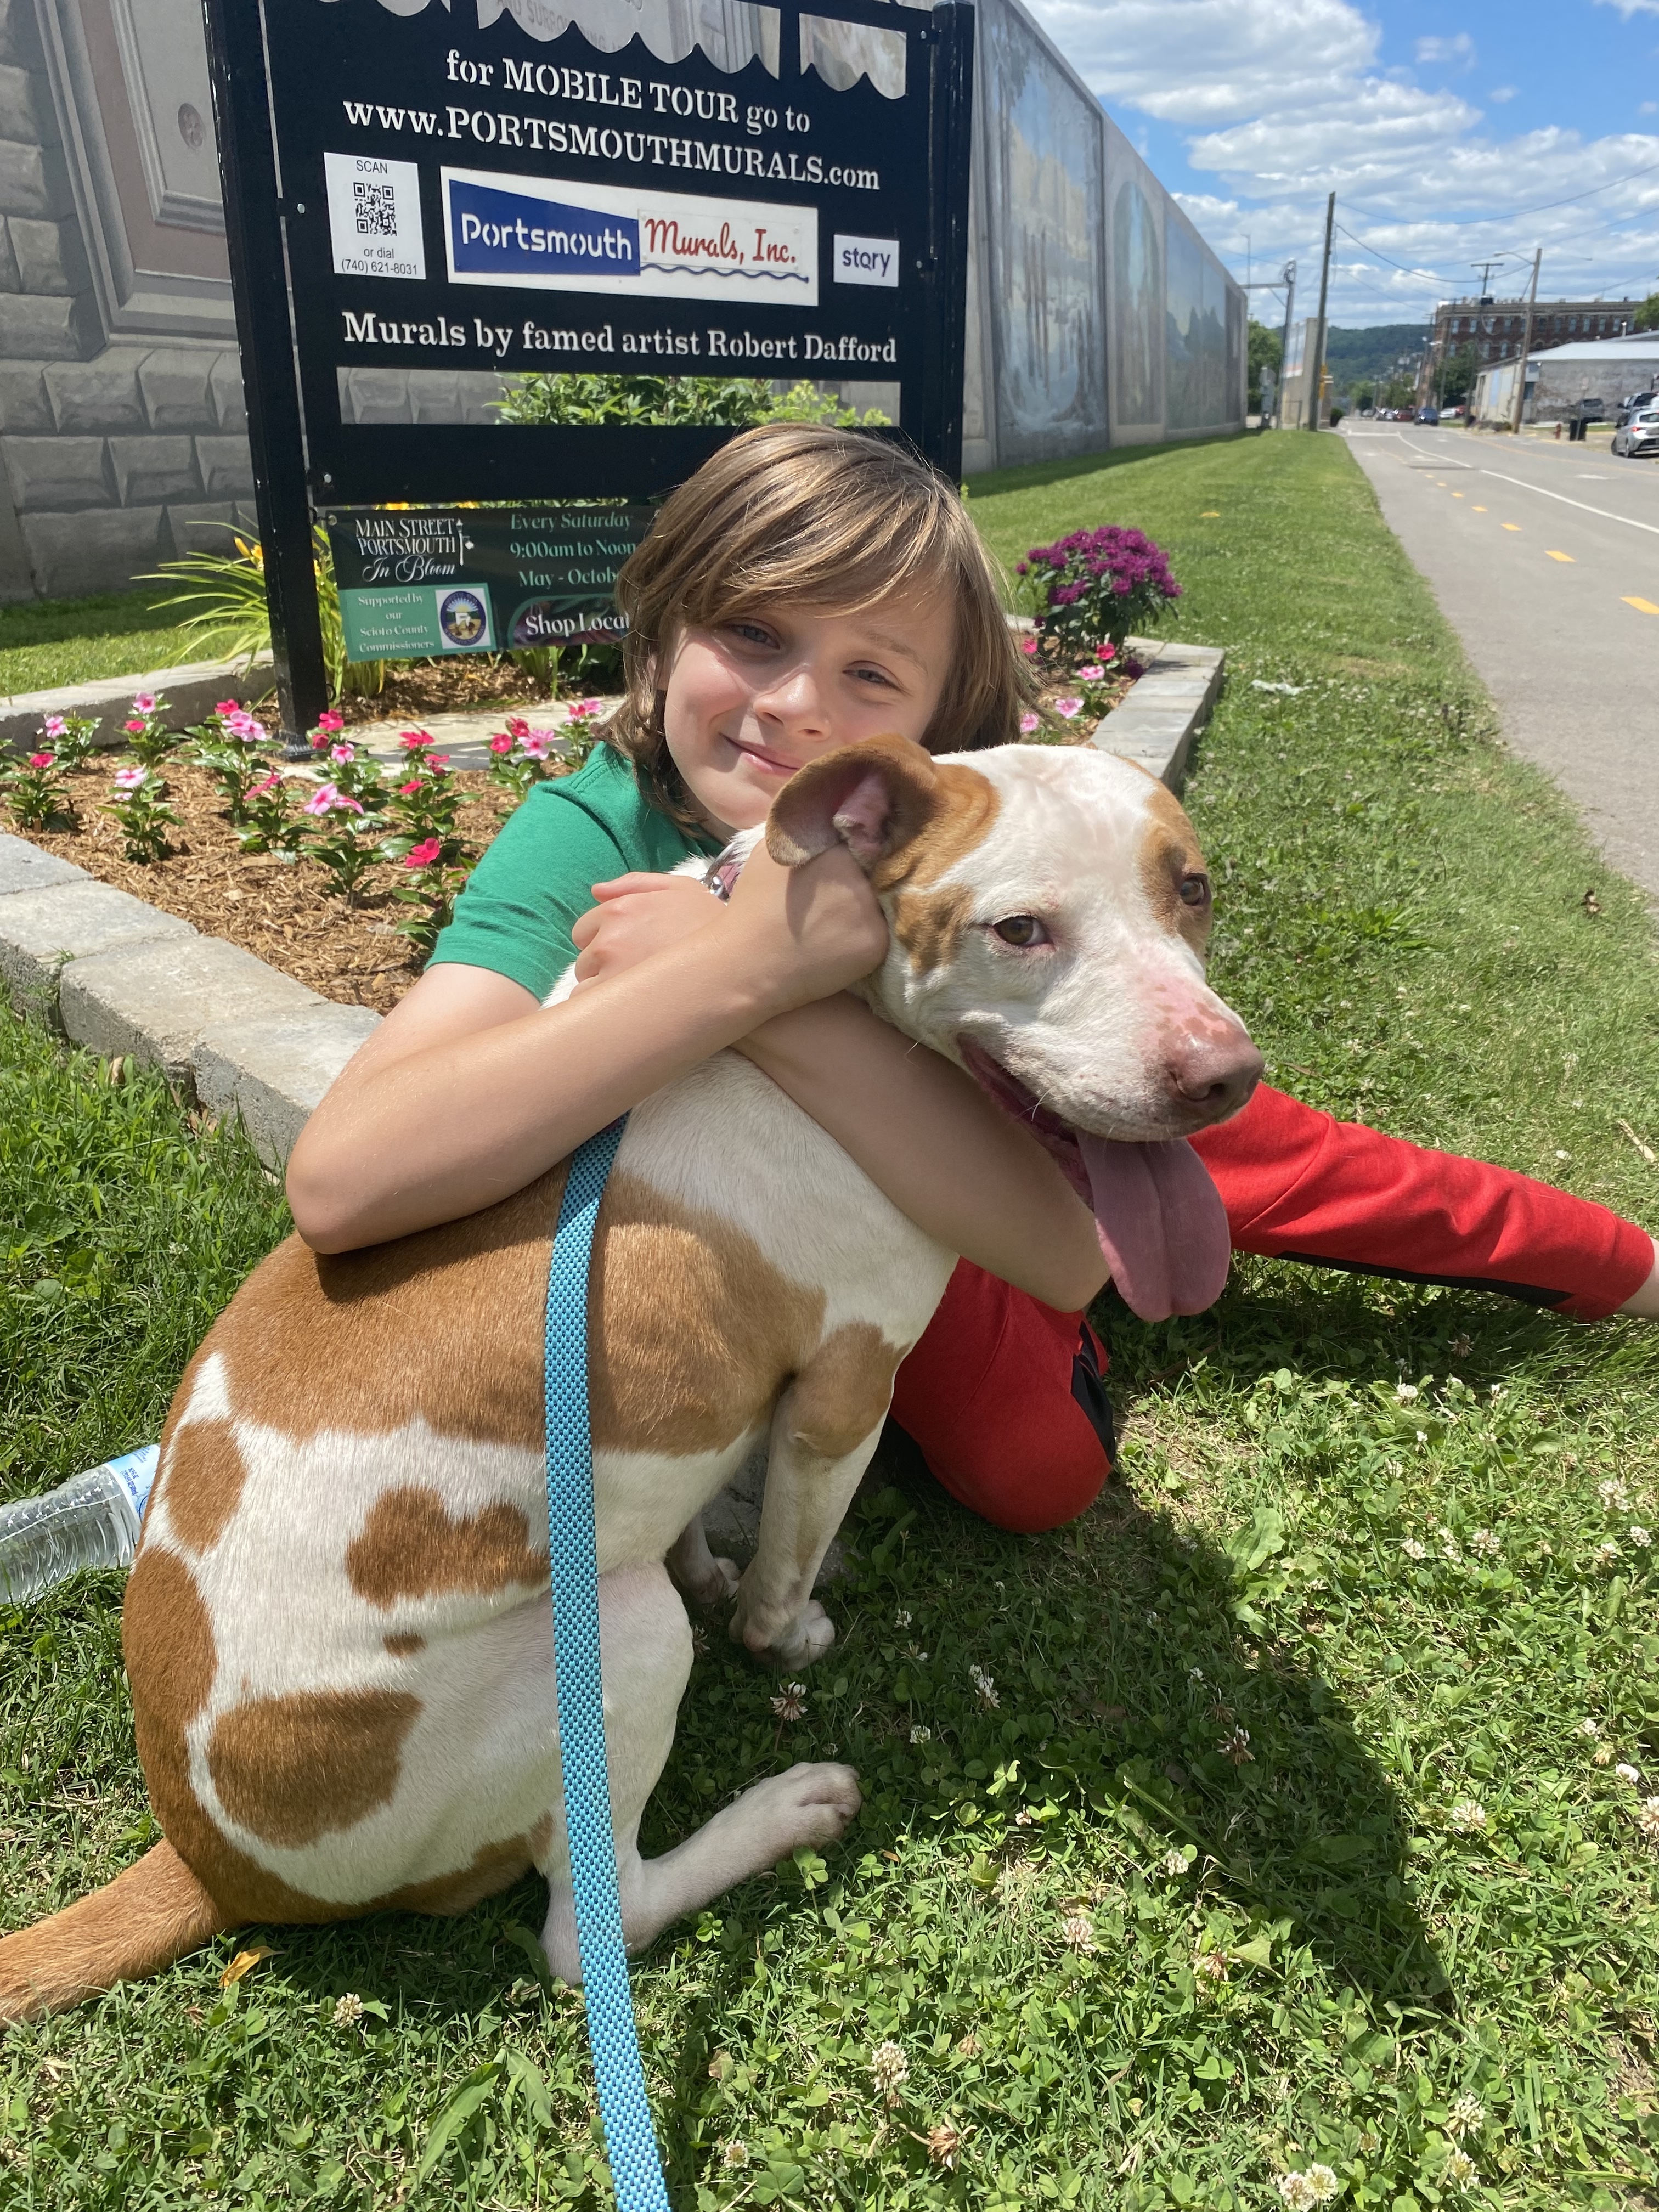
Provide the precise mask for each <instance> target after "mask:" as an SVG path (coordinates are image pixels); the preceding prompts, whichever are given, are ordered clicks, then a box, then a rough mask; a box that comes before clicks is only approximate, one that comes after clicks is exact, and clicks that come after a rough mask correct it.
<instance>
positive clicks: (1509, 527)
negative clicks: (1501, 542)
mask: <svg viewBox="0 0 1659 2212" xmlns="http://www.w3.org/2000/svg"><path fill="white" fill-rule="evenodd" d="M1520 527H1521V526H1520V524H1519V523H1518V522H1506V523H1505V524H1504V529H1505V530H1516V531H1518V530H1519V529H1520Z"/></svg>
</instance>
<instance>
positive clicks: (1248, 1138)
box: [1192, 1083, 1659, 1321]
mask: <svg viewBox="0 0 1659 2212" xmlns="http://www.w3.org/2000/svg"><path fill="white" fill-rule="evenodd" d="M1192 1143H1193V1148H1194V1151H1195V1152H1197V1154H1198V1156H1199V1158H1200V1159H1201V1160H1202V1161H1203V1163H1204V1164H1205V1166H1206V1168H1207V1169H1208V1170H1209V1171H1210V1173H1211V1175H1212V1176H1213V1177H1214V1179H1215V1182H1216V1185H1217V1188H1218V1189H1219V1191H1220V1193H1221V1196H1222V1200H1223V1203H1224V1204H1225V1206H1226V1208H1227V1219H1228V1223H1229V1225H1230V1226H1231V1231H1232V1238H1233V1243H1234V1245H1235V1247H1236V1248H1237V1249H1238V1250H1240V1251H1243V1252H1257V1253H1261V1254H1263V1255H1267V1257H1269V1258H1276V1259H1285V1260H1301V1261H1310V1262H1311V1263H1313V1264H1314V1265H1316V1266H1319V1265H1323V1266H1327V1267H1350V1268H1353V1269H1356V1270H1358V1271H1359V1272H1362V1273H1374V1274H1380V1275H1393V1276H1396V1277H1399V1278H1401V1279H1404V1280H1406V1281H1408V1282H1431V1283H1450V1284H1453V1285H1456V1286H1458V1287H1459V1288H1467V1289H1472V1290H1482V1289H1485V1290H1492V1291H1499V1292H1501V1293H1503V1294H1505V1295H1507V1296H1509V1297H1515V1298H1520V1299H1522V1300H1524V1301H1525V1302H1526V1303H1527V1304H1531V1305H1540V1306H1548V1307H1550V1308H1551V1309H1552V1310H1554V1311H1555V1312H1557V1313H1563V1314H1570V1315H1571V1316H1573V1317H1574V1318H1575V1319H1577V1320H1579V1321H1601V1320H1603V1319H1605V1318H1606V1316H1607V1315H1609V1314H1612V1313H1615V1312H1620V1313H1633V1314H1640V1315H1645V1316H1648V1317H1649V1318H1659V1267H1656V1261H1659V1248H1656V1246H1655V1243H1654V1241H1653V1239H1652V1238H1651V1237H1650V1236H1649V1235H1648V1233H1647V1231H1645V1230H1642V1229H1638V1228H1637V1226H1636V1225H1635V1224H1634V1223H1632V1222H1629V1221H1625V1220H1622V1219H1621V1218H1620V1216H1619V1215H1618V1214H1616V1213H1613V1212H1609V1211H1608V1210H1607V1207H1606V1206H1597V1205H1595V1204H1594V1203H1593V1202H1592V1201H1591V1200H1588V1199H1582V1198H1575V1197H1573V1196H1572V1195H1571V1193H1569V1192H1567V1191H1564V1190H1557V1189H1556V1188H1554V1187H1553V1185H1551V1184H1549V1183H1545V1182H1535V1181H1534V1178H1533V1177H1532V1176H1524V1175H1518V1174H1516V1173H1515V1172H1514V1171H1513V1170H1510V1169H1508V1168H1498V1167H1492V1166H1490V1165H1489V1164H1487V1163H1486V1161H1484V1160H1472V1159H1467V1158H1463V1157H1462V1155H1460V1154H1458V1153H1455V1152H1431V1151H1429V1150H1427V1149H1426V1148H1425V1147H1424V1146H1420V1145H1413V1144H1408V1143H1407V1142H1406V1141H1405V1140H1404V1139H1401V1138H1399V1137H1389V1136H1385V1135H1384V1134H1383V1132H1382V1131H1381V1130H1380V1129H1370V1128H1367V1127H1364V1126H1363V1125H1362V1124H1360V1123H1358V1122H1353V1121H1337V1120H1335V1119H1334V1117H1333V1116H1332V1115H1329V1114H1322V1113H1318V1112H1316V1110H1315V1109H1313V1108H1312V1107H1310V1106H1304V1105H1303V1104H1302V1103H1301V1102H1300V1101H1299V1100H1297V1099H1295V1098H1291V1097H1286V1095H1285V1092H1284V1091H1275V1090H1273V1087H1272V1086H1271V1085H1268V1084H1265V1083H1264V1084H1261V1085H1259V1086H1258V1087H1257V1090H1256V1092H1255V1097H1253V1098H1252V1099H1251V1101H1250V1103H1249V1105H1248V1106H1246V1107H1245V1109H1243V1112H1242V1113H1240V1114H1238V1115H1235V1116H1234V1118H1233V1119H1232V1120H1231V1121H1224V1122H1223V1123H1222V1124H1221V1125H1220V1126H1219V1127H1217V1128H1213V1129H1206V1130H1204V1131H1202V1132H1201V1133H1200V1134H1199V1135H1198V1136H1196V1137H1194V1139H1193V1140H1192Z"/></svg>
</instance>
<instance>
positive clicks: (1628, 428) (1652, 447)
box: [1613, 407, 1659, 460]
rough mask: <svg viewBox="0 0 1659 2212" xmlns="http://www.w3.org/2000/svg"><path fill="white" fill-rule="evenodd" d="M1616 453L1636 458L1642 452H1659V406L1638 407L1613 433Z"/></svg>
mask: <svg viewBox="0 0 1659 2212" xmlns="http://www.w3.org/2000/svg"><path fill="white" fill-rule="evenodd" d="M1613 452H1614V453H1628V454H1629V455H1630V456H1631V458H1632V460H1633V459H1636V458H1637V457H1638V455H1640V454H1642V453H1659V407H1638V409H1637V410H1636V412H1635V413H1634V414H1633V415H1632V416H1631V417H1630V419H1629V421H1628V422H1621V423H1620V427H1619V428H1618V429H1616V430H1615V431H1614V432H1613Z"/></svg>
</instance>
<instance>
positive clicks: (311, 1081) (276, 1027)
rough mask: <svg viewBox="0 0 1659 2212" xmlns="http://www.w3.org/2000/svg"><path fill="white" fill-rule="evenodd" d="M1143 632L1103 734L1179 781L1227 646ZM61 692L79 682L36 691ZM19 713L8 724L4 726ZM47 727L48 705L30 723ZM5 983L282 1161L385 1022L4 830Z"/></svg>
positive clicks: (1173, 782) (1, 913)
mask: <svg viewBox="0 0 1659 2212" xmlns="http://www.w3.org/2000/svg"><path fill="white" fill-rule="evenodd" d="M1129 643H1130V650H1131V651H1132V652H1133V653H1134V654H1135V656H1136V658H1137V659H1139V660H1141V661H1143V662H1144V663H1145V664H1146V674H1145V675H1144V676H1143V677H1142V678H1140V680H1139V683H1138V684H1136V685H1135V687H1134V690H1133V691H1132V692H1131V693H1130V695H1129V696H1128V697H1127V699H1126V700H1125V701H1124V702H1123V704H1122V705H1121V707H1118V708H1115V710H1114V711H1113V712H1112V713H1111V714H1108V715H1107V716H1106V717H1105V718H1104V720H1103V721H1102V722H1101V723H1100V724H1099V725H1098V726H1097V728H1096V730H1095V732H1094V734H1093V738H1092V742H1093V743H1094V744H1097V745H1098V746H1099V747H1100V748H1101V750H1103V751H1104V752H1111V753H1120V754H1121V755H1122V756H1123V757H1125V758H1127V759H1129V760H1133V761H1135V762H1138V763H1139V765H1140V766H1141V767H1143V768H1145V769H1147V770H1148V771H1149V772H1150V773H1151V774H1152V775H1156V776H1158V777H1160V778H1161V779H1162V780H1163V781H1164V782H1165V783H1166V784H1168V785H1169V787H1170V789H1171V790H1172V791H1174V790H1178V789H1179V788H1180V785H1181V781H1182V776H1183V775H1184V774H1185V771H1186V768H1187V763H1188V757H1189V755H1190V752H1191V750H1192V744H1193V739H1194V737H1195V735H1196V734H1197V732H1198V731H1199V730H1200V729H1201V728H1202V726H1203V725H1204V723H1205V722H1206V720H1208V717H1209V713H1210V709H1211V707H1212V704H1213V702H1214V700H1215V696H1216V693H1217V691H1218V689H1219V688H1220V684H1221V671H1222V665H1223V661H1224V659H1225V655H1224V653H1222V652H1221V651H1220V650H1219V649H1218V648H1216V647H1210V646H1198V645H1182V644H1175V643H1169V644H1165V643H1160V642H1158V641H1156V640H1153V639H1131V640H1130V641H1129ZM205 667H206V669H207V671H208V673H207V675H206V678H205V684H206V690H207V691H208V692H210V693H211V694H212V695H213V696H217V697H220V698H223V697H226V696H228V694H229V688H230V687H229V680H228V679H229V677H230V674H231V673H232V672H233V671H230V669H229V668H228V664H225V663H222V662H220V663H213V662H210V663H207V664H205ZM163 674H164V675H165V678H167V680H168V681H169V682H170V683H171V684H172V687H173V688H171V689H170V690H169V691H168V694H167V696H169V698H171V699H172V700H173V703H174V705H175V707H176V706H178V705H179V702H180V696H181V693H182V691H183V686H182V685H180V684H179V682H178V679H179V678H180V677H181V676H184V675H185V674H190V675H191V676H192V677H195V676H197V675H199V674H201V671H200V670H197V671H185V670H179V669H173V670H168V671H164V672H163ZM162 680H163V675H155V676H151V677H149V678H138V677H123V678H119V679H118V682H117V683H116V684H115V686H114V689H115V690H118V692H119V694H120V699H119V702H118V703H119V704H120V705H121V706H125V703H126V702H127V700H128V699H130V698H131V696H132V693H133V690H135V689H136V688H137V689H143V688H145V687H146V686H149V685H155V684H160V683H161V682H162ZM254 681H255V682H256V683H257V682H258V681H259V676H258V668H257V666H256V670H255V675H254ZM104 688H106V689H107V688H108V687H104ZM244 688H245V690H246V688H248V687H246V685H245V687H244ZM35 696H36V698H37V700H38V699H45V698H52V697H57V696H63V697H64V698H68V697H69V696H70V695H68V694H64V695H55V694H52V693H37V694H36V695H35ZM74 696H75V697H76V699H79V700H81V701H82V702H84V701H86V700H88V697H89V696H90V695H89V694H88V691H87V690H85V689H82V690H79V691H77V692H76V693H75V695H74ZM10 703H11V704H13V705H15V704H16V703H17V702H15V701H14V702H10ZM206 704H207V706H211V704H212V697H211V696H210V697H208V698H207V700H206ZM31 711H33V710H31ZM47 711H50V712H58V711H60V710H59V709H58V708H55V707H54V708H50V709H48V710H47ZM203 711H205V708H204V709H203ZM38 727H39V720H38V718H37V719H36V720H35V721H34V722H33V724H32V726H31V729H30V732H29V734H30V735H31V736H33V731H34V729H36V728H38ZM3 730H4V724H3V723H0V732H3ZM0 983H3V984H4V986H5V987H6V989H7V991H8V992H9V994H10V996H11V999H12V1000H13V1003H14V1004H15V1005H16V1006H20V1007H23V1008H27V1009H28V1010H30V1011H32V1012H36V1013H38V1014H39V1015H40V1016H41V1017H42V1018H44V1019H46V1021H47V1022H49V1023H51V1024H52V1025H53V1026H54V1027H55V1028H57V1029H58V1030H60V1031H61V1033H62V1034H63V1035H64V1036H67V1037H68V1038H69V1040H70V1042H71V1043H74V1044H79V1045H83V1046H85V1047H86V1048H88V1050H90V1051H93V1052H99V1053H104V1054H117V1053H120V1054H130V1055H131V1057H132V1058H134V1059H135V1060H144V1061H149V1063H151V1064H152V1065H154V1066H159V1067H160V1068H161V1069H162V1070H163V1071H164V1072H165V1073H166V1074H167V1079H168V1080H169V1081H170V1082H171V1083H173V1085H175V1086H177V1087H178V1088H179V1090H180V1091H182V1092H183V1093H184V1094H185V1096H187V1097H194V1098H196V1099H197V1100H198V1101H199V1102H200V1103H201V1104H202V1105H203V1106H204V1107H206V1108H208V1109H210V1110H211V1111H214V1112H216V1113H237V1114H240V1115H241V1117H242V1120H243V1121H244V1123H245V1125H246V1128H247V1131H248V1134H249V1136H250V1137H251V1139H252V1141H253V1144H254V1146H255V1147H256V1148H257V1150H258V1152H259V1154H260V1157H261V1158H263V1159H264V1161H265V1162H266V1164H268V1165H270V1166H271V1167H275V1168H280V1167H281V1166H282V1165H283V1163H284V1161H286V1159H287V1158H288V1155H289V1151H290V1150H291V1149H292V1147H293V1144H294V1140H295V1138H296V1137H297V1136H298V1135H299V1133H300V1131H301V1128H303V1127H304V1126H305V1121H306V1117H307V1115H308V1114H309V1113H310V1112H311V1110H312V1109H313V1107H314V1106H315V1105H316V1104H317V1103H318V1101H319V1099H320V1098H321V1097H322V1095H323V1093H324V1091H326V1090H327V1088H328V1086H329V1085H330V1084H331V1082H332V1081H333V1079H334V1078H335V1077H336V1076H337V1074H338V1073H339V1072H340V1070H341V1068H343V1066H345V1064H346V1062H347V1060H349V1059H350V1057H351V1055H352V1054H353V1053H354V1052H356V1049H357V1048H358V1046H359V1045H360V1044H362V1042H363V1040H364V1039H365V1038H366V1037H368V1036H370V1035H372V1033H373V1032H374V1030H375V1029H376V1028H377V1027H378V1026H379V1023H380V1016H379V1015H378V1014H376V1013H374V1012H372V1011H371V1010H370V1009H368V1008H367V1007H363V1006H339V1005H337V1004H336V1003H335V1002H334V1001H333V1000H329V999H325V998H323V997H321V996H320V995H319V994H318V993H317V992H315V991H312V990H308V989H307V988H306V987H305V986H304V985H303V984H301V983H296V982H295V981H294V980H293V978H292V977H291V976H289V975H283V974H282V973H281V972H280V971H279V970H278V969H275V968H272V967H270V966H268V965H267V964H266V963H265V962H264V961H263V960H257V959H255V957H253V955H252V953H251V952H245V951H242V950H241V949H240V947H239V946H236V945H231V944H229V943H228V942H227V940H226V939H223V938H217V937H208V936H204V934H203V933H201V932H200V931H198V930H197V929H195V928H193V927H191V924H190V923H189V922H187V921H180V920H179V918H178V916H176V915H170V914H164V913H163V912H162V911H161V908H159V907H153V906H150V905H149V904H147V903H146V902H145V901H144V900H143V899H139V898H134V897H132V896H131V895H130V894H129V893H127V892H125V891H123V890H116V889H115V887H114V886H113V885H112V884H101V883H99V882H97V881H96V880H95V879H94V878H92V877H91V876H88V874H87V872H86V871H85V870H84V869H82V868H77V867H76V866H74V865H73V864H72V863H71V862H70V861H68V860H59V859H58V858H57V857H56V855H55V854H50V853H46V852H43V851H42V850H41V849H40V847H39V846H37V845H32V844H30V843H29V842H28V840H27V838H24V837H14V836H5V835H3V834H0Z"/></svg>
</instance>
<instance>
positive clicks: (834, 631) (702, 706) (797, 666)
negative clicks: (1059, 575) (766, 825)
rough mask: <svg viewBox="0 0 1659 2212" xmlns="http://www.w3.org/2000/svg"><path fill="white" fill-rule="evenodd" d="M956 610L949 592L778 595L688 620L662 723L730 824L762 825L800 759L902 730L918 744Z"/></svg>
mask: <svg viewBox="0 0 1659 2212" xmlns="http://www.w3.org/2000/svg"><path fill="white" fill-rule="evenodd" d="M955 629H956V626H955V619H954V615H953V611H952V609H951V601H950V599H949V598H948V597H947V596H946V595H945V594H944V593H942V592H941V593H938V594H928V593H922V592H915V593H905V594H902V595H897V596H895V597H894V598H892V599H884V600H883V601H882V602H881V603H880V605H878V606H874V607H871V608H868V609H866V610H865V611H863V612H861V613H858V614H832V613H828V612H826V611H823V610H822V609H819V608H814V607H800V606H788V607H783V606H769V607H763V608H760V609H757V610H756V611H753V612H750V613H748V614H744V615H741V616H738V617H737V618H736V619H735V620H733V621H732V622H730V623H726V625H725V626H724V627H723V628H721V629H687V630H684V631H683V632H682V633H681V634H680V635H679V636H678V637H677V638H676V639H675V640H674V641H673V642H672V644H671V646H670V647H669V649H668V653H667V674H666V681H665V683H664V684H663V690H664V693H665V701H664V707H663V728H664V731H665V735H666V737H667V739H668V750H669V752H670V753H671V755H672V757H673V761H674V765H675V767H676V768H678V770H679V772H680V775H682V777H683V778H684V781H685V786H686V788H687V790H688V791H690V793H691V795H692V797H693V799H696V803H697V805H698V806H699V807H700V808H701V809H702V812H703V813H704V815H706V816H707V817H708V824H709V827H710V828H711V829H714V830H715V831H716V832H717V833H720V834H721V835H725V834H727V833H729V832H731V831H733V830H738V829H757V828H758V827H759V825H760V824H761V823H763V821H764V820H765V819H766V816H767V811H768V810H769V807H770V806H771V804H772V801H773V800H774V799H775V798H776V797H777V795H778V793H779V792H781V790H782V788H783V787H784V785H785V784H786V783H787V782H788V781H789V779H790V777H791V776H792V775H793V774H794V773H795V771H796V769H800V768H805V765H806V763H808V762H809V761H814V760H817V757H818V756H819V754H820V753H827V752H829V751H831V750H834V748H835V747H836V746H837V745H850V744H857V743H858V741H859V740H860V738H873V737H878V736H880V735H881V734H882V733H883V732H887V731H893V732H896V733H897V734H898V735H899V736H900V737H905V738H915V739H916V740H917V742H918V743H920V741H921V736H922V733H923V732H924V731H925V730H926V729H927V726H928V725H929V724H930V723H931V722H932V720H933V714H934V710H935V708H937V707H938V705H939V700H940V697H941V696H942V695H943V693H944V690H945V677H946V675H947V673H948V671H949V667H950V661H951V651H952V649H953V647H954V643H955Z"/></svg>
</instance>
